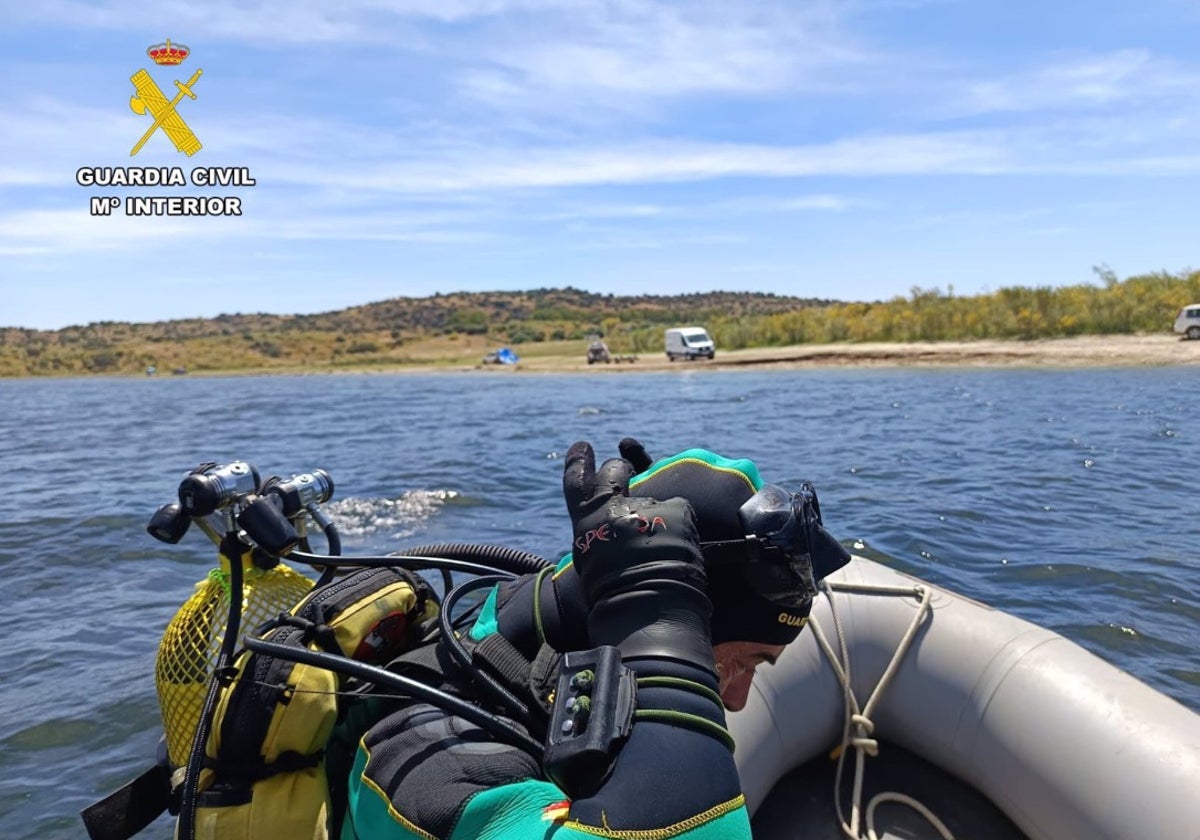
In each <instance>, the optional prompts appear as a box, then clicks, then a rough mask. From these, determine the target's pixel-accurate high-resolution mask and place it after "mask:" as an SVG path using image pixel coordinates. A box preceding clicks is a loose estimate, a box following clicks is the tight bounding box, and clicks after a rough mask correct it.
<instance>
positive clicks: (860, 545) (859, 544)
mask: <svg viewBox="0 0 1200 840" xmlns="http://www.w3.org/2000/svg"><path fill="white" fill-rule="evenodd" d="M850 547H851V548H853V549H854V550H855V551H862V550H863V549H864V548H866V547H867V544H866V543H865V542H863V541H862V540H855V541H854V542H853V543H851V546H850ZM1172 600H1174V599H1172Z"/></svg>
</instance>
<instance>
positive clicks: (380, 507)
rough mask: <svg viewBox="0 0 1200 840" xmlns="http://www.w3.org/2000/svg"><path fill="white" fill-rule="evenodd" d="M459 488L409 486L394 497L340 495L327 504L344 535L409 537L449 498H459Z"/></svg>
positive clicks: (327, 508) (331, 516) (452, 499)
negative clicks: (373, 497) (367, 497)
mask: <svg viewBox="0 0 1200 840" xmlns="http://www.w3.org/2000/svg"><path fill="white" fill-rule="evenodd" d="M460 496H461V494H460V493H459V492H458V491H457V490H444V489H434V490H406V491H405V492H403V493H401V494H400V495H399V496H398V497H396V498H395V499H358V498H354V497H351V498H348V499H340V500H338V501H336V502H333V503H332V504H330V505H328V506H327V507H326V511H327V512H328V514H329V517H330V519H332V520H333V521H334V523H335V524H336V525H337V527H338V530H339V531H341V532H342V535H343V536H345V537H352V538H353V537H364V536H369V535H372V534H377V533H381V532H382V533H386V534H389V535H391V536H392V537H409V536H412V535H413V534H415V533H416V532H417V530H418V529H419V528H420V527H421V526H422V525H423V524H424V523H425V522H426V521H428V520H429V519H430V518H431V517H432V516H433V515H434V514H435V513H436V512H437V511H438V510H439V509H440V508H441V507H442V506H443V505H444V504H445V503H446V502H450V501H454V500H455V499H458V498H460Z"/></svg>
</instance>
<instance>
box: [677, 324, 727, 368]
mask: <svg viewBox="0 0 1200 840" xmlns="http://www.w3.org/2000/svg"><path fill="white" fill-rule="evenodd" d="M664 339H665V341H666V345H667V358H668V359H670V360H671V361H672V362H673V361H675V360H676V359H698V358H700V357H701V356H705V357H707V358H709V359H711V358H712V357H713V356H715V355H716V352H717V345H716V344H714V343H713V340H712V338H710V337H709V335H708V333H707V332H705V330H704V327H679V328H678V329H673V330H667V331H666V333H665V334H664Z"/></svg>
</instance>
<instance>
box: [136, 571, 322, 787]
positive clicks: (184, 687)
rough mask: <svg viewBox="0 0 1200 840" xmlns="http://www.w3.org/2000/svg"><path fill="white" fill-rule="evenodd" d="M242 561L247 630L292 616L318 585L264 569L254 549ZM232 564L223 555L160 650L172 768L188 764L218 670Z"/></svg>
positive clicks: (157, 678) (157, 674)
mask: <svg viewBox="0 0 1200 840" xmlns="http://www.w3.org/2000/svg"><path fill="white" fill-rule="evenodd" d="M239 562H240V563H241V565H242V574H243V582H242V606H241V612H242V627H243V629H244V628H251V629H253V628H255V627H258V626H259V625H260V624H262V623H263V622H265V621H267V620H268V619H271V618H274V617H275V616H277V615H279V614H280V613H286V612H288V611H289V610H291V608H292V607H293V606H295V604H296V603H297V602H298V601H299V600H300V599H301V598H303V597H304V596H305V595H306V594H307V593H308V591H309V590H310V589H312V587H313V581H312V580H311V579H309V578H307V577H305V576H304V575H302V574H300V573H299V572H297V571H295V570H294V569H292V568H290V567H288V566H286V565H285V564H283V563H280V564H279V565H278V566H275V567H274V568H272V569H261V568H259V567H258V566H256V565H254V562H253V560H252V558H251V552H249V551H247V552H246V553H244V554H243V555H242V556H241V557H240V558H239ZM229 564H230V560H229V558H227V557H225V556H224V555H223V554H222V555H221V557H220V565H219V566H218V567H217V568H215V569H213V570H212V571H210V572H209V573H208V576H207V577H206V578H204V580H201V581H200V582H199V583H197V584H196V589H195V592H194V593H193V595H192V596H191V597H190V598H188V600H187V601H186V602H184V604H183V606H181V607H180V608H179V611H178V612H177V613H175V617H174V618H172V619H171V622H170V623H169V624H168V625H167V629H166V631H165V632H164V633H163V637H162V642H161V643H160V644H159V646H158V656H157V658H156V660H155V665H154V682H155V686H156V688H157V690H158V705H159V710H160V711H161V713H162V721H163V732H164V734H165V736H166V743H167V757H168V759H169V761H170V763H171V767H172V768H180V767H184V766H185V765H186V764H187V760H188V752H189V750H190V749H191V746H192V739H193V738H195V736H196V731H197V729H198V727H199V724H200V713H201V710H202V709H203V707H204V698H205V695H206V694H207V693H208V684H209V681H210V680H212V678H213V675H214V672H215V670H216V667H217V659H218V657H219V655H220V652H221V645H222V642H223V641H224V638H225V630H226V625H227V621H228V617H229V599H230V581H229V577H230V569H229ZM243 636H244V632H243ZM240 641H241V639H239V642H240Z"/></svg>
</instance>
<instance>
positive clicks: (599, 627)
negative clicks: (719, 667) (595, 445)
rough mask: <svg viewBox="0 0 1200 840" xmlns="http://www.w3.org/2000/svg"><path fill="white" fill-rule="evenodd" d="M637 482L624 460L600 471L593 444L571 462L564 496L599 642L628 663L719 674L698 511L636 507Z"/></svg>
mask: <svg viewBox="0 0 1200 840" xmlns="http://www.w3.org/2000/svg"><path fill="white" fill-rule="evenodd" d="M639 446H640V445H639ZM643 454H644V450H643ZM633 472H634V467H633V465H632V464H631V463H630V462H629V461H626V460H624V459H622V458H612V459H610V460H608V461H605V462H604V464H602V465H601V467H600V469H599V471H597V470H596V460H595V453H594V452H593V450H592V446H591V444H589V443H585V442H579V443H575V444H573V445H572V446H571V448H570V450H569V451H568V452H567V457H566V465H565V468H564V472H563V495H564V496H565V497H566V502H567V512H568V513H569V514H570V516H571V524H572V526H573V531H574V541H573V543H572V556H573V560H574V564H575V568H576V571H577V572H578V574H579V577H580V579H581V581H582V582H583V587H584V592H585V593H586V595H587V599H588V603H589V605H590V611H589V614H588V633H589V636H590V639H591V642H592V644H593V645H597V646H599V645H615V646H616V647H617V648H619V649H620V651H621V656H622V658H624V659H635V658H652V659H672V660H679V661H683V662H688V663H692V664H695V665H697V666H699V667H702V668H705V669H707V670H709V671H712V670H713V658H712V644H711V641H710V633H709V620H710V618H711V615H712V604H711V602H710V601H709V599H708V595H707V594H706V593H705V573H704V558H703V556H702V555H701V554H700V549H699V546H698V541H699V536H698V534H697V532H696V523H695V515H694V513H693V512H692V507H691V505H690V504H688V502H687V501H686V500H685V499H681V498H672V499H667V500H665V501H656V500H654V499H649V498H642V497H632V498H631V497H629V496H628V495H627V494H628V492H629V479H630V478H631V477H632V475H633Z"/></svg>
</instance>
